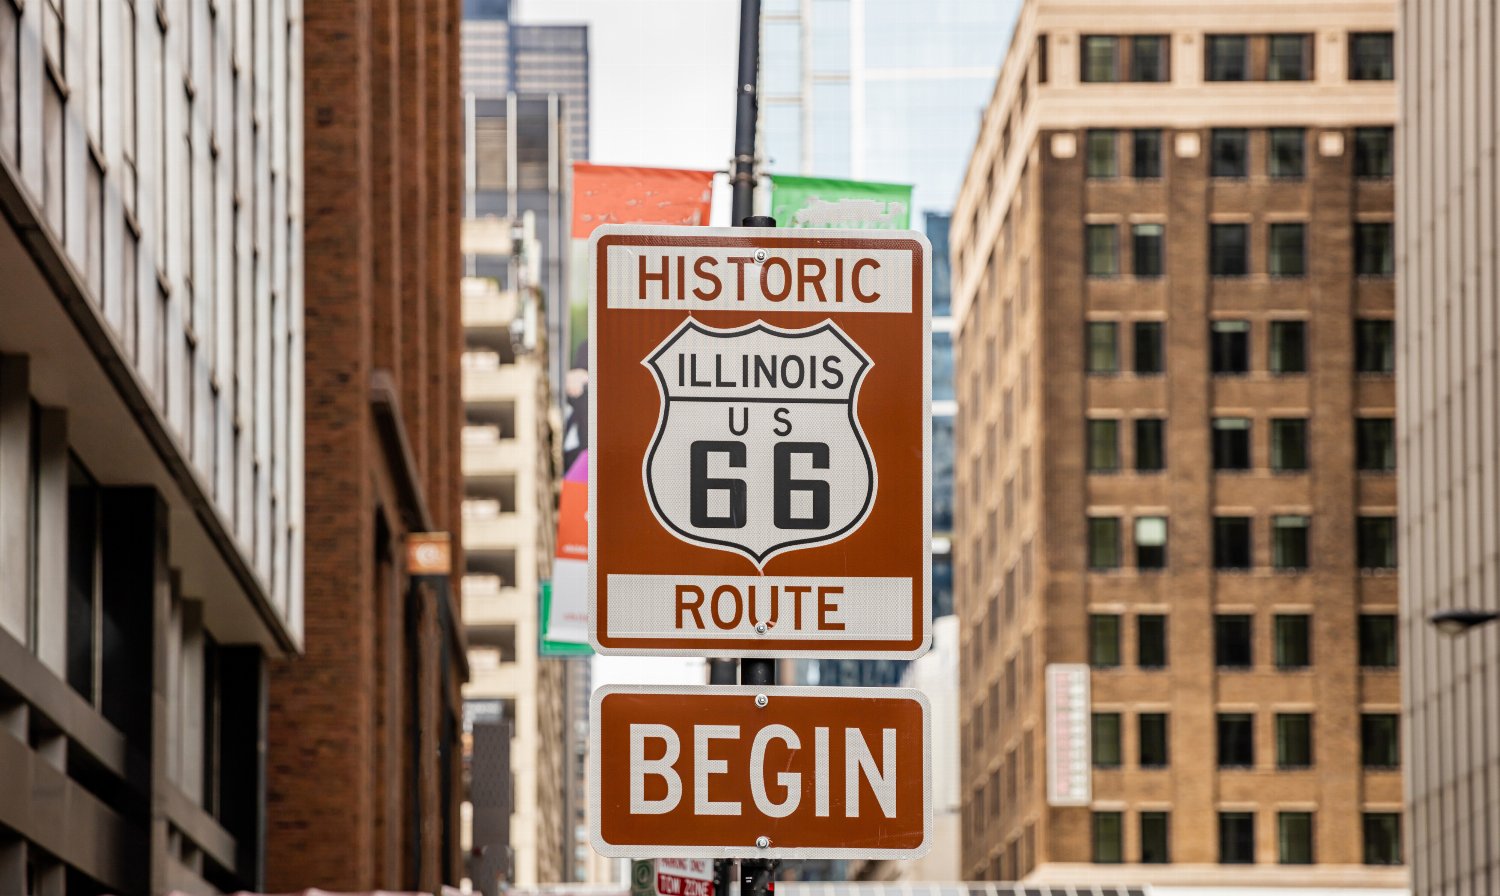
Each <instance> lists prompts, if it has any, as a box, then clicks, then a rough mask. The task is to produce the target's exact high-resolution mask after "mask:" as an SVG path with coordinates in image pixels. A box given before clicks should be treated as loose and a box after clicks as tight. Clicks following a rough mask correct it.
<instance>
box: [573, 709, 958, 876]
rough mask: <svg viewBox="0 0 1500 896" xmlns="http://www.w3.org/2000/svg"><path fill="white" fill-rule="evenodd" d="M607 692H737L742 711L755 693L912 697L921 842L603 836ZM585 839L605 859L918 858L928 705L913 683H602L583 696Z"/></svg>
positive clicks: (927, 791) (927, 766)
mask: <svg viewBox="0 0 1500 896" xmlns="http://www.w3.org/2000/svg"><path fill="white" fill-rule="evenodd" d="M611 694H654V695H658V696H672V695H689V696H694V697H709V696H723V697H736V696H743V697H744V698H745V699H746V701H747V704H746V708H747V710H748V711H752V712H753V711H755V710H754V699H755V696H756V695H757V694H765V695H766V696H767V697H768V698H770V699H771V700H773V701H774V700H775V699H776V698H777V697H830V698H854V699H863V700H871V699H879V700H915V701H917V703H919V704H920V705H921V707H922V842H921V844H920V845H918V846H916V847H913V848H912V849H867V848H863V847H861V848H851V847H843V846H839V847H815V846H807V847H778V846H776V845H775V844H774V843H773V844H772V845H771V846H770V847H769V848H767V849H759V848H757V847H756V846H755V844H754V843H753V842H751V843H746V844H744V845H743V846H651V845H641V844H614V843H608V842H606V841H605V840H604V835H603V832H602V831H601V829H600V827H601V826H600V821H601V819H602V811H603V792H602V791H603V789H604V788H603V770H602V769H601V768H600V763H599V754H600V750H601V740H602V736H601V734H600V731H599V728H600V725H599V712H600V707H601V704H602V703H603V702H604V698H605V697H608V696H609V695H611ZM588 776H589V781H588V783H589V843H590V845H592V846H593V848H594V851H595V852H597V853H599V855H601V856H605V857H606V858H611V859H919V858H921V857H923V856H925V855H927V853H928V852H929V851H930V850H931V849H932V836H933V829H932V814H933V813H932V704H931V702H930V701H929V700H928V699H927V695H926V694H924V693H923V692H921V691H919V690H917V689H915V688H873V687H872V688H849V687H801V686H793V685H747V684H730V685H702V684H698V685H645V684H607V685H602V686H601V687H598V688H596V689H595V690H594V694H593V696H592V697H591V698H590V699H589V757H588Z"/></svg>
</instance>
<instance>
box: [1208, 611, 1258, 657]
mask: <svg viewBox="0 0 1500 896" xmlns="http://www.w3.org/2000/svg"><path fill="white" fill-rule="evenodd" d="M1253 622H1254V620H1253V618H1252V617H1250V616H1247V615H1245V614H1242V613H1234V614H1219V615H1216V616H1214V665H1216V666H1218V667H1219V668H1220V669H1248V668H1250V666H1251V663H1252V661H1253V655H1254V651H1253V649H1252V645H1251V632H1252V631H1253V627H1254V626H1253Z"/></svg>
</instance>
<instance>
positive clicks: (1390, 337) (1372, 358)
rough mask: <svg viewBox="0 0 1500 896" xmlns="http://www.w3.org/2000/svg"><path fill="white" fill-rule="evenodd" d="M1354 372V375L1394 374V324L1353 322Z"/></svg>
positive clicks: (1364, 321) (1377, 321) (1391, 322)
mask: <svg viewBox="0 0 1500 896" xmlns="http://www.w3.org/2000/svg"><path fill="white" fill-rule="evenodd" d="M1354 370H1355V372H1356V373H1395V372H1396V322H1395V321H1393V320H1356V321H1355V322H1354Z"/></svg>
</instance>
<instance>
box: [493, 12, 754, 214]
mask: <svg viewBox="0 0 1500 896" xmlns="http://www.w3.org/2000/svg"><path fill="white" fill-rule="evenodd" d="M739 9H740V5H739V0H633V2H629V3H626V2H622V0H519V6H518V7H517V8H516V18H517V19H518V20H519V21H522V22H535V23H547V24H576V23H580V22H581V23H586V24H587V25H588V26H589V88H590V94H591V95H590V97H589V115H590V118H591V120H590V128H589V154H590V157H591V158H590V159H589V161H591V162H598V163H600V164H604V165H649V166H655V167H662V168H697V169H700V170H702V169H707V170H712V171H723V170H725V169H727V168H728V167H729V159H730V156H732V155H733V154H734V99H735V68H736V64H735V63H736V58H737V56H738V52H739V31H740V26H739ZM725 183H726V182H725V181H724V178H723V177H720V178H718V182H717V183H716V184H715V192H714V207H713V216H712V217H713V220H712V221H711V222H710V223H713V224H728V223H729V211H728V207H729V201H728V200H729V195H728V189H727V187H726V186H725Z"/></svg>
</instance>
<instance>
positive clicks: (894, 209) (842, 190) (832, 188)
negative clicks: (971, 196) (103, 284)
mask: <svg viewBox="0 0 1500 896" xmlns="http://www.w3.org/2000/svg"><path fill="white" fill-rule="evenodd" d="M771 217H773V218H775V219H776V226H777V227H809V228H824V227H836V228H844V229H849V228H853V229H858V230H905V229H906V228H907V227H909V226H910V223H911V187H910V186H909V185H907V184H882V183H873V182H871V181H859V180H834V179H831V178H826V177H796V176H793V175H785V174H773V175H771Z"/></svg>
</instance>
